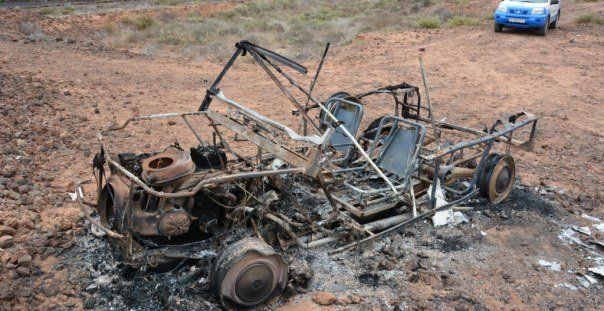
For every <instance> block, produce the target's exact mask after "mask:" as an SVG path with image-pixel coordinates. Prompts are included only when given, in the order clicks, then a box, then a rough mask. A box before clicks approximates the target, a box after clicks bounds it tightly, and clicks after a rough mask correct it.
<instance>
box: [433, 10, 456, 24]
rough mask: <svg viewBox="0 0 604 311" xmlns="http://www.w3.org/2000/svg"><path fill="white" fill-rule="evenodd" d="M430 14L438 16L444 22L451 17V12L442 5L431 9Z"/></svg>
mask: <svg viewBox="0 0 604 311" xmlns="http://www.w3.org/2000/svg"><path fill="white" fill-rule="evenodd" d="M432 14H434V15H436V16H438V18H440V20H441V21H444V22H446V21H448V20H449V19H450V18H451V17H453V12H451V10H449V9H447V8H443V7H438V8H436V9H434V10H432Z"/></svg>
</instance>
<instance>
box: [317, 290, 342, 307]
mask: <svg viewBox="0 0 604 311" xmlns="http://www.w3.org/2000/svg"><path fill="white" fill-rule="evenodd" d="M312 300H313V301H314V302H316V303H318V304H320V305H322V306H329V305H331V304H333V303H334V302H336V300H338V299H337V298H336V296H335V295H334V294H332V293H329V292H319V293H317V294H315V295H314V296H313V297H312Z"/></svg>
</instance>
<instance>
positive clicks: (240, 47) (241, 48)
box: [199, 40, 308, 111]
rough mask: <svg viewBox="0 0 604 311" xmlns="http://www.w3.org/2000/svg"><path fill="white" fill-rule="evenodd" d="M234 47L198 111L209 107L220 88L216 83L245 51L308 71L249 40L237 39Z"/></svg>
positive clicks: (300, 71) (218, 82)
mask: <svg viewBox="0 0 604 311" xmlns="http://www.w3.org/2000/svg"><path fill="white" fill-rule="evenodd" d="M235 47H236V48H237V50H235V52H234V53H233V55H232V56H231V58H230V59H229V61H228V62H227V63H226V65H225V66H224V67H223V68H222V71H220V74H218V77H216V79H215V80H214V82H213V83H212V85H211V86H210V88H209V89H208V90H206V95H205V97H204V99H203V101H202V102H201V105H200V106H199V111H206V110H208V108H209V107H210V103H211V102H212V95H217V94H218V92H219V91H220V89H219V88H218V85H219V84H220V82H221V81H222V79H223V78H224V76H225V75H226V73H227V71H229V69H230V68H231V67H232V66H233V63H235V60H236V59H237V58H238V57H239V56H240V55H241V56H245V54H247V52H254V53H256V54H259V55H262V56H263V57H267V58H270V59H272V60H274V61H276V62H278V63H280V64H282V65H285V66H287V67H289V68H291V69H293V70H295V71H297V72H299V73H302V74H306V73H308V69H306V67H304V66H303V65H301V64H299V63H297V62H295V61H293V60H291V59H289V58H287V57H285V56H283V55H280V54H278V53H275V52H273V51H271V50H268V49H265V48H263V47H261V46H258V45H255V44H253V43H251V42H249V41H246V40H243V41H239V42H237V43H236V44H235Z"/></svg>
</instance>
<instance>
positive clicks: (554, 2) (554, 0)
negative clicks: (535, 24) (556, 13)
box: [551, 0, 559, 4]
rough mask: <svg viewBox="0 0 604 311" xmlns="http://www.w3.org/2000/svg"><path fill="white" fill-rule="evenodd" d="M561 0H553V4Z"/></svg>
mask: <svg viewBox="0 0 604 311" xmlns="http://www.w3.org/2000/svg"><path fill="white" fill-rule="evenodd" d="M558 3H559V0H552V2H551V4H558Z"/></svg>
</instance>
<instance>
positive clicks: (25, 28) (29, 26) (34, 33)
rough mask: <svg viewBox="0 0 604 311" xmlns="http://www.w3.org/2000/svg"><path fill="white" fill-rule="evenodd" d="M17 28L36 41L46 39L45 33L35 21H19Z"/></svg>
mask: <svg viewBox="0 0 604 311" xmlns="http://www.w3.org/2000/svg"><path fill="white" fill-rule="evenodd" d="M19 29H20V30H21V32H23V33H24V34H25V35H27V37H28V38H29V39H30V40H33V41H38V40H45V39H46V35H45V34H44V32H43V31H42V28H40V26H38V24H36V23H21V24H20V25H19Z"/></svg>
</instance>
